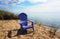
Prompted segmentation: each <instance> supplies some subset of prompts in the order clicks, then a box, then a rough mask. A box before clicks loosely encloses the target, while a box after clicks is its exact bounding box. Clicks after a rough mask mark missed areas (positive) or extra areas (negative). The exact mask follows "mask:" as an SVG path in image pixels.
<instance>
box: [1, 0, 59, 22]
mask: <svg viewBox="0 0 60 39" xmlns="http://www.w3.org/2000/svg"><path fill="white" fill-rule="evenodd" d="M0 10H5V11H9V12H13V13H15V14H20V13H22V12H24V13H26V14H28V16H29V17H30V18H33V19H34V18H35V19H39V20H42V21H48V22H49V21H50V22H51V20H53V21H54V22H58V23H60V21H59V20H60V0H0ZM53 21H52V22H53Z"/></svg>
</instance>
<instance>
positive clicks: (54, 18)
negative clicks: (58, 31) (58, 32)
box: [28, 13, 60, 28]
mask: <svg viewBox="0 0 60 39" xmlns="http://www.w3.org/2000/svg"><path fill="white" fill-rule="evenodd" d="M28 19H29V20H32V21H37V22H38V23H42V24H44V25H47V26H54V27H58V28H60V13H45V14H43V13H37V14H30V15H29V16H28Z"/></svg>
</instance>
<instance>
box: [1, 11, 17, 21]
mask: <svg viewBox="0 0 60 39" xmlns="http://www.w3.org/2000/svg"><path fill="white" fill-rule="evenodd" d="M9 19H18V16H17V15H15V14H13V13H11V12H8V11H2V10H0V20H9Z"/></svg>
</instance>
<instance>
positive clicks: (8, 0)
mask: <svg viewBox="0 0 60 39" xmlns="http://www.w3.org/2000/svg"><path fill="white" fill-rule="evenodd" d="M22 2H24V0H0V5H2V4H3V5H9V4H11V5H15V4H19V3H22Z"/></svg>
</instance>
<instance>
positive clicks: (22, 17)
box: [19, 13, 27, 25]
mask: <svg viewBox="0 0 60 39" xmlns="http://www.w3.org/2000/svg"><path fill="white" fill-rule="evenodd" d="M19 20H20V21H25V22H24V23H22V24H23V25H27V15H26V14H25V13H21V14H19Z"/></svg>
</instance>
